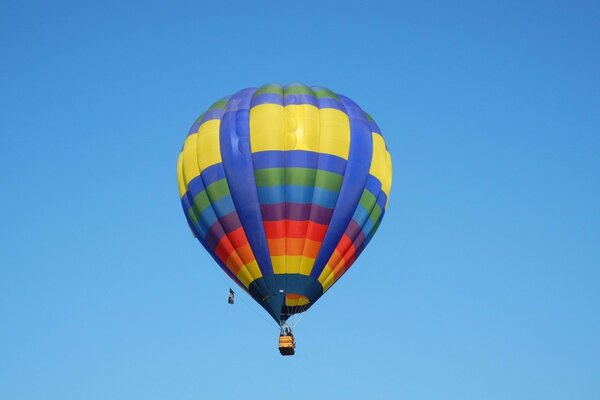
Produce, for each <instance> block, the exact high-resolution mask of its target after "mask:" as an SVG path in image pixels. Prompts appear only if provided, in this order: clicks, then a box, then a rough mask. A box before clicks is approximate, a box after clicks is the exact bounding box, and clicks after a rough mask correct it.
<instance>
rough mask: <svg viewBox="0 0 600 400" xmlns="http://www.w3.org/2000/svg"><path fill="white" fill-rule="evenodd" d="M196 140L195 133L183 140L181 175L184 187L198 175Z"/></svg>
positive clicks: (196, 135)
mask: <svg viewBox="0 0 600 400" xmlns="http://www.w3.org/2000/svg"><path fill="white" fill-rule="evenodd" d="M197 138H198V134H197V133H194V134H192V135H189V136H188V137H187V138H186V139H185V142H184V144H183V151H182V158H183V160H182V175H183V181H184V184H185V186H186V187H187V185H188V184H189V183H190V181H191V180H192V179H194V178H195V177H197V176H198V175H200V169H199V168H198V159H197V157H196V144H197Z"/></svg>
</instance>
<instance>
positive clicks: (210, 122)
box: [177, 84, 392, 354]
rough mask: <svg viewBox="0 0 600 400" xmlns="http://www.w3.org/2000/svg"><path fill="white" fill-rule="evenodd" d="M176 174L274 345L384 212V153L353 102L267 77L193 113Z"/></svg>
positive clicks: (289, 350)
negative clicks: (263, 314)
mask: <svg viewBox="0 0 600 400" xmlns="http://www.w3.org/2000/svg"><path fill="white" fill-rule="evenodd" d="M177 180H178V186H179V195H180V197H181V204H182V206H183V211H184V214H185V217H186V219H187V222H188V225H189V227H190V228H191V230H192V232H193V234H194V235H195V236H196V238H197V239H198V241H199V242H200V243H201V244H202V245H203V246H204V248H205V249H206V251H207V252H208V253H209V254H210V255H211V256H212V257H213V258H214V260H215V261H216V263H217V264H218V265H219V266H220V267H221V269H222V270H223V271H224V272H225V273H226V274H227V275H228V276H229V277H230V278H231V279H232V280H233V281H235V282H236V283H237V284H238V285H239V286H240V287H241V288H242V289H243V290H245V291H246V292H247V293H248V294H249V295H250V296H251V297H252V298H253V299H254V300H255V301H256V302H257V303H258V304H260V305H261V306H262V307H263V308H264V309H265V310H266V311H267V312H268V313H269V314H270V315H271V317H273V319H274V320H275V321H276V322H277V324H279V325H280V326H281V334H280V351H281V352H282V354H284V353H285V354H293V353H294V347H295V341H294V338H293V336H292V334H291V331H290V329H289V327H288V326H287V324H286V321H287V320H288V319H289V318H290V317H291V316H293V315H295V314H299V313H303V312H305V311H307V310H308V309H309V308H310V307H311V306H312V305H313V304H315V302H316V301H317V300H318V299H319V298H321V296H323V294H324V293H325V292H327V290H329V289H330V288H331V286H332V285H333V284H334V283H335V282H337V280H338V279H340V278H341V277H342V276H343V275H344V273H345V272H346V271H347V270H348V268H350V266H351V265H352V264H353V263H354V261H356V259H357V257H358V256H359V255H360V253H361V252H362V251H363V250H364V249H365V247H366V245H367V244H368V243H369V241H370V240H371V238H372V237H373V235H374V234H375V232H376V231H377V228H378V227H379V224H380V223H381V220H382V218H383V215H384V213H385V209H386V206H387V203H388V198H389V194H390V188H391V183H392V162H391V158H390V153H389V152H388V150H387V147H386V144H385V141H384V138H383V136H382V134H381V131H380V129H379V127H378V126H377V124H376V123H375V121H374V120H373V119H372V118H371V117H370V116H369V114H367V113H366V112H364V111H363V110H362V109H361V108H360V107H359V106H358V105H357V104H356V103H355V102H354V101H352V100H350V99H349V98H347V97H345V96H343V95H340V94H336V93H334V92H332V91H331V90H329V89H326V88H323V87H308V86H305V85H302V84H290V85H286V86H283V87H282V86H280V85H278V84H267V85H264V86H262V87H260V88H247V89H243V90H240V91H239V92H237V93H235V94H234V95H232V96H228V97H224V98H222V99H221V100H219V101H217V102H215V103H214V104H213V105H212V106H211V107H210V108H209V109H208V110H207V111H206V112H205V113H204V114H202V115H200V117H198V119H197V120H196V121H195V122H194V124H193V125H192V127H191V128H190V130H189V133H188V136H187V137H186V139H185V142H184V145H183V148H182V150H181V153H180V154H179V158H178V162H177ZM282 338H283V341H282ZM282 349H283V350H282Z"/></svg>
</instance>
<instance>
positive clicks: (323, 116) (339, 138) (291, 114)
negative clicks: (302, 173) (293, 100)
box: [250, 104, 350, 159]
mask: <svg viewBox="0 0 600 400" xmlns="http://www.w3.org/2000/svg"><path fill="white" fill-rule="evenodd" d="M250 145H251V148H252V152H253V153H257V152H260V151H269V150H279V151H289V150H306V151H312V152H320V153H327V154H332V155H335V156H338V157H342V158H344V159H348V152H349V150H350V120H349V119H348V116H347V115H346V114H345V113H343V112H341V111H339V110H336V109H332V108H324V109H319V108H317V107H315V106H312V105H310V104H292V105H289V106H285V107H283V106H280V105H278V104H261V105H258V106H256V107H253V108H252V109H251V110H250Z"/></svg>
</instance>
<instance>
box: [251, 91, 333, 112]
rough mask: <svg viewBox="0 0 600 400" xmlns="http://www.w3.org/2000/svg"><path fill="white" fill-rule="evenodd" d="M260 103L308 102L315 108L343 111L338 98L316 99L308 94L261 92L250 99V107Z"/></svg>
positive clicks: (286, 103)
mask: <svg viewBox="0 0 600 400" xmlns="http://www.w3.org/2000/svg"><path fill="white" fill-rule="evenodd" d="M261 104H277V105H280V106H284V105H286V106H289V105H302V104H310V105H312V106H315V107H317V108H334V109H336V110H340V111H342V112H344V106H343V105H342V103H341V102H340V101H339V100H336V99H333V98H321V99H317V98H316V97H315V96H311V95H309V94H288V95H285V96H282V95H281V94H278V93H261V94H259V95H258V96H256V97H254V98H253V99H252V107H256V106H259V105H261Z"/></svg>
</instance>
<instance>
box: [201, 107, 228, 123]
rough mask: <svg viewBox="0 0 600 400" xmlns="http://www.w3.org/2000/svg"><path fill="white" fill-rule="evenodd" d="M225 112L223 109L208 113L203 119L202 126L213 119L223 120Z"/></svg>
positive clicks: (215, 109)
mask: <svg viewBox="0 0 600 400" xmlns="http://www.w3.org/2000/svg"><path fill="white" fill-rule="evenodd" d="M223 111H224V110H223V109H222V108H214V109H212V110H209V111H207V112H206V114H204V117H202V119H201V120H200V125H202V124H203V123H205V122H206V121H209V120H211V119H221V117H222V116H223Z"/></svg>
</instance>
